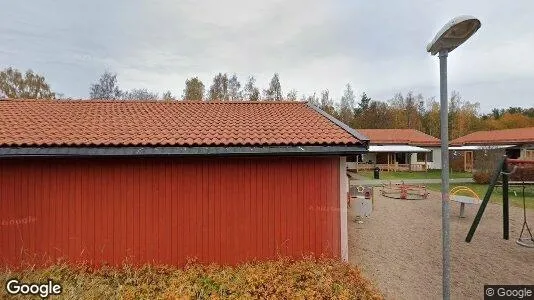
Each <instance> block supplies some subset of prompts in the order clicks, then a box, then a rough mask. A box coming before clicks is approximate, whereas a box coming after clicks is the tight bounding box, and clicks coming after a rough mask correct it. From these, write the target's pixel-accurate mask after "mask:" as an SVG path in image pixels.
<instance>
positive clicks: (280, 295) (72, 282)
mask: <svg viewBox="0 0 534 300" xmlns="http://www.w3.org/2000/svg"><path fill="white" fill-rule="evenodd" d="M10 278H17V279H20V280H21V281H23V282H26V283H29V282H46V281H47V280H48V279H52V280H54V281H55V282H59V283H60V284H61V285H62V290H63V293H62V295H61V297H62V298H66V299H382V296H381V294H380V293H379V292H378V290H376V288H375V287H374V286H373V285H372V284H371V282H370V281H369V280H367V279H366V278H364V277H363V276H362V275H361V274H360V271H359V270H358V269H357V268H355V267H353V266H351V265H349V264H346V263H342V262H339V261H336V260H314V259H304V260H299V261H292V260H288V259H281V260H276V261H270V262H261V263H249V264H243V265H239V266H236V267H221V266H215V265H212V266H203V265H200V264H195V263H191V264H188V265H187V266H185V267H184V268H171V267H155V266H144V267H137V268H136V267H132V266H123V267H120V268H112V267H104V268H100V269H92V268H89V267H84V266H77V267H72V266H68V265H66V264H58V265H54V266H51V267H48V268H45V269H38V270H29V269H26V270H21V271H9V270H4V271H2V272H0V283H1V284H2V286H5V283H6V281H7V280H8V279H10ZM5 293H6V291H5V289H1V291H0V298H7V295H6V294H5Z"/></svg>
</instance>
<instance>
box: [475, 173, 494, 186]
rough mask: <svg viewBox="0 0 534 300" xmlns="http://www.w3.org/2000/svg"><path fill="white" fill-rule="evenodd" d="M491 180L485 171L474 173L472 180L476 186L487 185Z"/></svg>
mask: <svg viewBox="0 0 534 300" xmlns="http://www.w3.org/2000/svg"><path fill="white" fill-rule="evenodd" d="M490 179H491V174H490V172H487V171H476V172H474V173H473V180H474V181H475V183H478V184H488V183H489V182H490Z"/></svg>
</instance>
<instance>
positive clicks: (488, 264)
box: [348, 188, 534, 299]
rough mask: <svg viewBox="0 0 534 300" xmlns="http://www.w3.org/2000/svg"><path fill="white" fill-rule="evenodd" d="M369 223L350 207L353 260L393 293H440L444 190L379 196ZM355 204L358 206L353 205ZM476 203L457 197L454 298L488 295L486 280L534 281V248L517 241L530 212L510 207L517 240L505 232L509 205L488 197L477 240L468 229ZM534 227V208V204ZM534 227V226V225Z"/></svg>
mask: <svg viewBox="0 0 534 300" xmlns="http://www.w3.org/2000/svg"><path fill="white" fill-rule="evenodd" d="M378 190H379V189H378V188H375V202H374V211H373V213H372V215H371V217H370V218H368V219H365V220H364V223H363V224H358V223H355V222H354V219H355V214H354V212H353V211H351V210H350V209H349V222H348V232H349V260H350V262H351V263H354V264H356V265H358V266H360V268H361V269H362V271H363V272H364V274H365V275H367V276H368V277H369V278H371V279H372V280H373V281H374V282H375V283H376V285H377V286H378V288H379V289H380V290H381V291H382V292H383V293H384V295H385V297H386V298H387V299H439V298H441V272H442V268H441V202H440V199H441V196H440V194H439V193H436V192H431V194H430V196H429V198H428V199H426V200H419V201H413V200H412V201H410V200H398V199H389V198H384V197H382V196H380V194H379V193H378ZM353 207H354V206H353ZM477 210H478V205H477V206H467V207H466V211H465V212H466V216H467V217H466V218H464V219H460V218H459V217H458V215H459V205H457V204H456V203H455V202H451V218H450V222H451V245H452V246H451V251H452V274H451V276H452V281H451V282H452V292H451V294H452V295H451V298H452V299H483V298H484V295H483V286H484V284H534V248H525V247H521V246H519V245H517V244H516V243H515V240H516V239H517V236H518V235H519V232H520V230H521V225H522V222H523V221H522V216H523V212H522V210H521V209H520V208H517V207H510V240H508V241H506V240H503V239H502V206H500V205H496V204H491V203H489V204H488V206H487V207H486V211H485V213H484V216H483V217H482V221H481V222H480V224H479V227H478V229H477V231H476V233H475V236H474V238H473V240H472V241H471V243H470V244H468V243H466V242H465V241H464V240H465V237H466V235H467V232H468V231H469V226H470V225H471V223H472V221H473V218H474V216H475V214H476V211H477ZM527 218H528V221H529V224H530V225H531V227H534V211H533V210H527ZM533 229H534V228H533Z"/></svg>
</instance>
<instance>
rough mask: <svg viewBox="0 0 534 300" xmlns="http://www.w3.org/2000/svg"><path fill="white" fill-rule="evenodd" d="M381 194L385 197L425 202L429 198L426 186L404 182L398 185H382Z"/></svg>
mask: <svg viewBox="0 0 534 300" xmlns="http://www.w3.org/2000/svg"><path fill="white" fill-rule="evenodd" d="M381 194H382V196H384V197H388V198H393V199H402V200H423V199H426V198H427V197H428V191H427V189H426V186H424V185H416V184H405V183H404V181H402V182H401V183H397V184H392V183H391V182H389V184H384V185H382V190H381Z"/></svg>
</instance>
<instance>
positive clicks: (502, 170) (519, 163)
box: [465, 156, 534, 248]
mask: <svg viewBox="0 0 534 300" xmlns="http://www.w3.org/2000/svg"><path fill="white" fill-rule="evenodd" d="M527 165H529V166H532V167H534V160H520V159H509V158H507V157H506V156H505V157H504V158H503V159H502V160H501V161H500V162H499V164H498V167H497V169H496V170H495V173H494V174H493V177H492V179H491V181H490V183H489V187H488V190H487V191H486V195H485V196H484V199H483V200H482V204H481V205H480V208H479V209H478V212H477V215H476V216H475V219H474V220H473V224H471V228H470V229H469V232H468V233H467V237H466V238H465V241H466V242H468V243H469V242H471V240H472V239H473V235H474V234H475V231H476V229H477V227H478V224H479V223H480V219H481V218H482V215H483V214H484V210H485V209H486V206H487V205H488V202H489V199H490V197H491V194H492V192H493V189H494V188H495V185H496V184H497V181H498V180H499V177H500V176H501V175H502V192H503V195H502V199H503V205H502V208H503V218H502V222H503V239H505V240H508V239H509V236H510V222H509V221H510V220H509V207H510V204H509V199H508V188H509V185H510V181H509V177H510V175H512V174H514V173H520V179H521V180H520V181H519V182H513V183H515V184H517V183H519V184H520V185H521V186H522V192H523V226H522V228H521V233H520V234H519V237H518V239H517V241H516V243H517V244H518V245H521V246H524V247H530V248H534V237H533V236H532V232H531V230H530V227H529V225H528V222H527V208H526V201H525V186H526V185H527V184H532V182H526V181H525V178H524V171H525V169H526V167H525V166H527ZM510 166H513V168H512V170H511V171H509V167H510ZM525 229H526V230H525ZM523 233H525V236H523ZM527 233H528V236H526V234H527Z"/></svg>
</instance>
